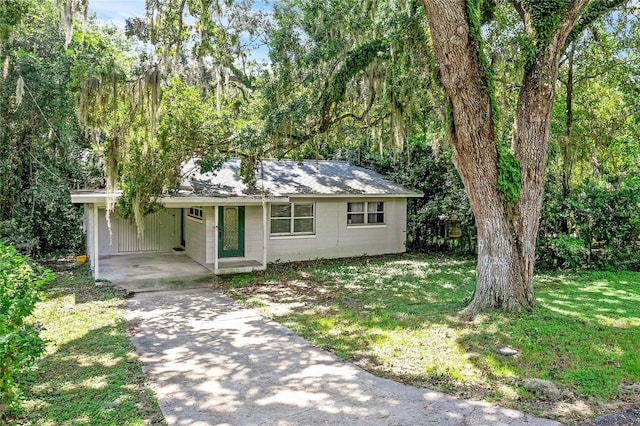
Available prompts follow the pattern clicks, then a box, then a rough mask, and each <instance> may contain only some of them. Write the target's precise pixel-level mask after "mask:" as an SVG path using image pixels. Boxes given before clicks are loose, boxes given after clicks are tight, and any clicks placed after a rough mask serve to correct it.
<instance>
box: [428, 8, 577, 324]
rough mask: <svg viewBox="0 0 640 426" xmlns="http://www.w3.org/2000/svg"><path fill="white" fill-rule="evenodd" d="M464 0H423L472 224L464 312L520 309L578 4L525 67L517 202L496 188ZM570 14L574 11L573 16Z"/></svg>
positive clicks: (516, 148)
mask: <svg viewBox="0 0 640 426" xmlns="http://www.w3.org/2000/svg"><path fill="white" fill-rule="evenodd" d="M467 2H468V0H423V5H424V9H425V12H426V15H427V18H428V22H429V29H430V33H431V40H432V45H433V49H434V55H435V58H436V61H437V64H436V66H437V68H438V77H439V79H440V82H441V83H442V86H443V88H444V91H445V93H446V95H447V97H448V98H449V101H450V104H451V113H452V119H453V120H452V121H453V123H452V129H451V143H452V146H453V152H454V156H453V161H454V164H455V166H456V168H457V170H458V172H459V173H460V176H461V178H462V181H463V183H464V186H465V189H466V192H467V194H468V196H469V201H470V204H471V208H472V210H473V213H474V215H475V221H476V226H477V229H478V265H477V282H476V290H475V293H474V297H473V300H472V301H471V304H470V305H469V306H468V307H467V309H466V314H468V315H469V316H473V315H475V314H476V313H477V312H479V311H483V310H489V309H503V310H507V311H520V310H522V309H531V308H532V307H533V305H534V296H533V270H534V264H535V244H536V237H537V233H538V225H539V221H540V210H541V205H542V204H541V203H542V195H543V187H544V169H545V165H546V162H547V152H548V145H547V143H548V139H549V127H550V118H551V111H552V106H553V92H554V83H555V80H556V77H557V73H558V60H559V57H560V52H561V49H562V47H563V45H564V41H565V40H566V36H567V35H568V33H569V31H570V29H571V27H572V24H573V22H575V19H576V17H575V16H574V15H576V16H577V13H578V12H579V10H580V8H582V7H584V2H580V1H577V2H575V3H574V6H575V10H570V11H568V12H567V15H566V17H567V19H566V21H567V22H564V21H563V22H562V23H561V24H560V25H559V27H558V30H557V34H555V35H554V36H553V37H552V38H551V41H550V42H549V44H548V47H547V49H546V50H545V51H542V52H537V54H536V57H535V59H534V60H533V61H532V63H531V64H530V66H529V67H528V68H527V70H526V72H525V75H524V78H523V82H522V89H521V93H520V97H519V101H518V105H517V111H516V119H515V122H514V127H513V139H512V146H511V151H512V153H513V155H514V156H515V158H516V159H518V161H519V162H520V171H521V176H522V177H521V185H522V188H521V190H520V196H519V199H518V201H517V202H515V203H513V202H509V201H506V200H505V199H504V197H503V196H502V194H501V193H500V190H499V189H498V153H497V145H496V142H497V141H496V136H495V132H494V117H493V112H492V107H491V103H492V102H491V94H490V92H489V84H488V79H489V78H491V77H490V76H489V75H488V72H487V70H485V69H483V66H482V59H481V52H480V43H479V41H478V40H477V39H475V38H474V35H473V34H472V30H471V29H472V27H471V25H470V24H469V22H470V21H469V16H468V13H467V9H466V8H467ZM572 14H574V15H572Z"/></svg>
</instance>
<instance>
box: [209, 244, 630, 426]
mask: <svg viewBox="0 0 640 426" xmlns="http://www.w3.org/2000/svg"><path fill="white" fill-rule="evenodd" d="M251 277H252V278H251ZM250 278H251V279H250ZM474 283H475V262H474V261H473V260H469V259H466V258H456V257H451V256H440V255H416V254H406V255H400V256H386V257H379V258H370V259H355V260H338V261H320V262H312V263H303V264H291V265H278V266H274V267H272V268H270V269H269V270H268V271H266V272H264V273H261V274H260V273H258V274H253V275H243V276H242V278H241V279H240V278H233V277H224V278H221V279H220V280H219V286H220V288H221V289H222V290H224V291H225V292H227V293H228V294H230V295H231V296H233V297H235V298H236V299H240V300H243V301H245V302H246V303H249V304H252V305H253V306H258V307H260V308H261V309H262V311H263V312H264V313H265V314H266V315H267V316H270V317H272V318H274V319H275V320H277V321H278V322H280V323H282V324H284V325H286V326H287V327H290V328H291V329H293V330H295V331H297V332H298V333H299V334H301V335H302V336H304V337H306V338H308V339H310V340H312V341H313V342H315V343H316V344H318V345H319V346H321V347H323V348H325V349H328V350H330V351H332V352H334V353H336V354H337V355H338V356H340V357H342V358H344V359H348V360H350V361H353V362H355V363H357V364H358V365H360V366H362V367H364V368H366V369H367V370H369V371H372V372H374V373H375V374H378V375H381V376H385V377H390V378H393V379H395V380H398V381H401V382H405V383H410V384H413V385H417V386H425V387H429V388H433V389H437V390H440V391H444V392H447V393H449V394H453V395H456V396H460V397H467V398H475V399H484V400H488V401H492V402H496V403H498V404H500V405H503V406H508V407H514V408H518V409H522V410H525V411H528V412H531V413H534V414H537V415H545V416H548V417H554V418H557V419H560V420H563V421H567V422H571V421H573V420H575V419H579V418H584V417H588V416H591V415H593V414H595V413H598V412H603V411H610V410H613V409H615V408H617V407H620V406H629V405H631V404H638V403H640V395H639V394H638V393H637V391H636V392H633V391H630V392H628V391H626V390H625V389H631V388H633V386H629V385H633V384H639V383H640V358H639V357H638V355H637V354H638V353H640V328H639V326H640V273H633V272H580V273H575V274H560V273H549V274H539V275H538V276H537V278H536V282H535V292H536V297H537V299H538V304H537V306H536V308H535V309H534V311H533V312H525V313H522V314H520V315H506V314H499V313H490V314H484V315H481V316H478V317H477V318H476V319H475V320H474V321H473V322H467V321H463V320H462V319H461V318H460V317H459V316H458V312H459V311H460V310H461V309H462V308H463V307H464V306H466V304H467V303H468V302H469V300H470V298H471V296H472V293H473V287H474ZM496 346H508V347H510V348H514V349H516V350H517V351H518V354H517V355H515V356H513V357H506V356H503V355H499V354H498V353H496V351H495V349H496ZM525 378H539V379H545V380H550V381H552V382H553V383H554V384H555V385H556V386H557V387H558V388H559V389H560V391H561V392H562V394H561V395H562V396H561V398H560V399H559V400H549V399H548V398H547V397H545V396H544V395H539V394H532V393H530V392H528V391H527V390H525V389H524V388H523V387H522V380H523V379H525ZM625 386H626V387H625Z"/></svg>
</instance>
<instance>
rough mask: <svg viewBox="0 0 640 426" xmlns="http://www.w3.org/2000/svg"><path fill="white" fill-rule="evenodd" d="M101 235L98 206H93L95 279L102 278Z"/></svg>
mask: <svg viewBox="0 0 640 426" xmlns="http://www.w3.org/2000/svg"><path fill="white" fill-rule="evenodd" d="M99 234H100V232H99V229H98V205H97V204H94V205H93V279H94V280H97V279H99V278H100V267H99V261H98V259H99V258H100V253H98V247H99V244H98V235H99Z"/></svg>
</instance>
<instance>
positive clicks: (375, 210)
mask: <svg viewBox="0 0 640 426" xmlns="http://www.w3.org/2000/svg"><path fill="white" fill-rule="evenodd" d="M347 225H384V202H382V201H361V202H357V203H347Z"/></svg>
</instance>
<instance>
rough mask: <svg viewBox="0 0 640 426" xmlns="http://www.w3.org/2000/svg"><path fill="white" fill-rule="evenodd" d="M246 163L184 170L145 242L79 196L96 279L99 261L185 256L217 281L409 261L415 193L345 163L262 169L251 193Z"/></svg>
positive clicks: (92, 197)
mask: <svg viewBox="0 0 640 426" xmlns="http://www.w3.org/2000/svg"><path fill="white" fill-rule="evenodd" d="M239 168H240V161H239V160H230V161H228V162H226V163H225V164H224V165H223V167H222V168H221V169H220V170H219V171H218V172H214V173H205V174H201V173H199V171H198V170H199V168H198V167H197V166H196V165H195V163H194V162H190V163H188V164H187V165H185V169H184V172H185V176H186V180H185V183H184V184H183V187H182V189H181V190H180V191H178V192H177V193H175V194H171V195H168V196H166V197H164V198H162V200H161V201H162V203H163V204H164V206H165V209H164V210H163V211H160V212H158V213H155V214H152V215H149V216H147V217H146V218H145V225H144V232H143V235H142V236H141V237H139V236H138V232H137V228H136V226H135V225H134V224H133V223H131V222H130V221H128V220H124V219H121V218H119V217H118V216H117V212H114V213H113V214H111V218H110V219H111V220H110V221H111V229H110V230H109V227H108V226H107V217H106V204H107V203H106V201H107V194H106V193H105V192H104V191H95V190H90V191H73V192H72V194H71V201H72V202H73V203H78V204H84V209H85V230H86V232H87V254H88V256H89V259H90V262H91V268H92V271H93V273H94V276H95V277H96V278H98V277H99V264H100V261H99V259H100V257H101V256H106V255H120V254H128V253H136V252H166V251H170V250H183V251H184V253H185V254H186V255H187V256H189V257H190V258H191V259H193V260H195V261H196V262H198V263H200V264H202V265H204V266H206V267H207V268H209V269H210V270H211V271H212V272H213V273H215V274H222V273H233V272H244V271H251V270H261V269H265V268H266V266H267V264H268V263H271V262H289V261H299V260H312V259H318V258H339V257H353V256H362V255H377V254H387V253H400V252H404V251H405V239H406V216H407V214H406V206H407V198H409V197H420V196H422V194H419V193H416V192H413V191H409V190H407V189H405V188H403V187H401V186H400V185H398V184H396V183H394V182H391V181H389V180H387V179H384V178H383V177H382V176H380V175H379V174H377V173H376V172H374V171H372V170H368V169H364V168H360V167H355V166H351V165H349V164H348V163H346V162H342V161H315V160H305V161H304V162H296V161H292V160H264V161H262V162H261V163H259V165H258V167H257V169H256V185H255V187H253V188H249V187H247V186H246V185H244V184H243V183H242V181H241V178H240V176H239V173H238V171H239Z"/></svg>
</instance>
